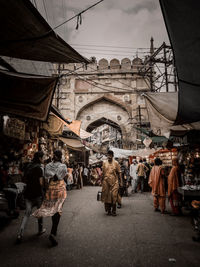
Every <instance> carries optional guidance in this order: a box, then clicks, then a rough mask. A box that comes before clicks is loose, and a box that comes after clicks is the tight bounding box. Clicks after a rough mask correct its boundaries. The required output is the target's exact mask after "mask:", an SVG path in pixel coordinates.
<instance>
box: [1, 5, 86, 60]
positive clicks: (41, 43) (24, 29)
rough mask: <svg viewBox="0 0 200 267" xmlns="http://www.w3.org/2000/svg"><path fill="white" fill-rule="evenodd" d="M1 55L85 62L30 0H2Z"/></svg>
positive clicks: (29, 58)
mask: <svg viewBox="0 0 200 267" xmlns="http://www.w3.org/2000/svg"><path fill="white" fill-rule="evenodd" d="M0 34H1V38H0V55H3V56H9V57H15V58H21V59H28V60H36V61H46V62H58V63H72V62H85V63H87V62H88V60H86V59H85V58H84V57H82V56H81V55H80V54H79V53H78V52H77V51H76V50H74V49H73V48H72V47H71V46H70V45H68V44H67V43H66V42H65V41H64V40H63V39H61V38H60V37H59V36H58V35H57V34H56V33H55V32H54V31H53V30H52V28H51V27H50V26H49V25H48V23H47V22H46V21H45V20H44V18H43V17H42V16H41V15H40V13H39V12H38V11H37V9H36V8H35V7H34V6H33V5H32V3H31V2H30V1H29V0H18V1H16V0H6V1H0Z"/></svg>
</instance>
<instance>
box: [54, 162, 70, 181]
mask: <svg viewBox="0 0 200 267" xmlns="http://www.w3.org/2000/svg"><path fill="white" fill-rule="evenodd" d="M66 175H67V166H66V165H65V164H61V165H60V166H59V167H58V168H57V170H56V176H57V177H58V179H59V180H62V179H64V178H65V176H66Z"/></svg>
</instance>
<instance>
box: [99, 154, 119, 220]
mask: <svg viewBox="0 0 200 267" xmlns="http://www.w3.org/2000/svg"><path fill="white" fill-rule="evenodd" d="M113 156H114V153H113V151H112V150H109V151H108V153H107V158H108V160H106V161H105V162H103V168H102V171H103V182H102V202H103V203H104V205H105V211H106V212H107V215H113V216H116V202H117V197H118V190H119V181H118V179H119V178H120V184H121V186H123V184H122V177H121V169H120V165H119V163H118V162H117V161H116V160H114V159H113ZM118 177H119V178H118Z"/></svg>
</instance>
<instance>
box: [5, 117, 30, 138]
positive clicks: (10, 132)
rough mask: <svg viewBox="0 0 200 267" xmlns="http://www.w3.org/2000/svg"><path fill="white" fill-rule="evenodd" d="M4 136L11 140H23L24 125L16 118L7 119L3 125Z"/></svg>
mask: <svg viewBox="0 0 200 267" xmlns="http://www.w3.org/2000/svg"><path fill="white" fill-rule="evenodd" d="M4 134H5V135H7V136H10V137H13V138H17V139H20V140H24V138H25V123H24V122H23V121H20V120H19V119H16V118H9V117H8V118H7V120H6V122H5V124H4Z"/></svg>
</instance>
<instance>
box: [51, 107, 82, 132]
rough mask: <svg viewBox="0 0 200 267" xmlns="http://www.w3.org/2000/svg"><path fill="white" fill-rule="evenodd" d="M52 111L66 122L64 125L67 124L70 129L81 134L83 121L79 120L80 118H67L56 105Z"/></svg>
mask: <svg viewBox="0 0 200 267" xmlns="http://www.w3.org/2000/svg"><path fill="white" fill-rule="evenodd" d="M51 112H52V113H53V114H54V115H55V116H56V117H57V118H58V119H60V120H61V121H62V122H63V123H64V125H66V126H67V128H68V129H70V130H71V131H72V132H74V133H75V134H76V135H78V136H80V127H81V121H78V120H72V121H70V120H69V119H68V118H65V117H64V116H63V115H62V114H61V113H60V111H59V110H58V109H57V108H56V107H55V106H54V105H52V106H51Z"/></svg>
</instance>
